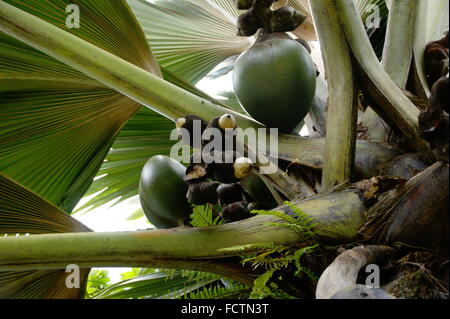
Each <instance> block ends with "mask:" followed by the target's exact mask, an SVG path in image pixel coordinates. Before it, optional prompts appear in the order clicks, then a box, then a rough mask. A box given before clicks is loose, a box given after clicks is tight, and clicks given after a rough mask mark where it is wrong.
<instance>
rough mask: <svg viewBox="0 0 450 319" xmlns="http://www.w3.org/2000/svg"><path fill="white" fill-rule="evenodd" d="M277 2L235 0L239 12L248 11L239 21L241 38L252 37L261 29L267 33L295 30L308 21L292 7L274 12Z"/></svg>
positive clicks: (274, 0) (272, 0) (267, 0)
mask: <svg viewBox="0 0 450 319" xmlns="http://www.w3.org/2000/svg"><path fill="white" fill-rule="evenodd" d="M276 1H277V0H235V4H236V6H237V8H238V9H239V10H248V11H246V12H245V13H243V14H242V15H240V16H239V18H238V21H237V27H238V33H237V35H239V36H246V37H250V36H252V35H254V34H255V33H256V32H257V31H258V30H259V29H263V30H264V31H265V32H267V33H271V32H288V31H293V30H295V29H296V28H297V27H298V26H300V25H301V24H302V23H303V21H305V20H306V15H305V14H303V13H301V12H299V11H297V10H295V9H294V8H292V7H281V8H279V9H277V10H275V11H272V10H271V9H270V7H271V6H272V4H273V3H274V2H276Z"/></svg>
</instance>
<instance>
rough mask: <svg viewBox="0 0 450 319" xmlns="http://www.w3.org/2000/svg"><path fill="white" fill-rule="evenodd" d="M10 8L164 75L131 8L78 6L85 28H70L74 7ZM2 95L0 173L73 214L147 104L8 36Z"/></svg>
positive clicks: (40, 0) (104, 1)
mask: <svg viewBox="0 0 450 319" xmlns="http://www.w3.org/2000/svg"><path fill="white" fill-rule="evenodd" d="M8 2H9V3H11V4H13V5H15V6H17V7H19V8H20V9H23V10H25V11H28V12H30V13H32V14H34V15H36V16H38V17H40V18H43V19H44V20H46V21H48V22H51V23H53V24H55V25H57V26H59V27H61V28H64V29H65V30H68V31H70V32H73V33H75V34H76V35H78V36H80V37H82V38H83V39H85V40H87V41H90V42H92V43H93V44H95V45H97V46H98V47H101V48H103V49H105V50H108V51H110V52H111V53H114V54H116V55H118V56H120V57H121V58H123V59H126V60H128V61H129V62H132V63H135V64H136V65H138V66H140V67H142V68H145V69H147V70H149V71H151V70H153V72H159V71H158V66H157V65H156V64H155V63H154V61H153V56H152V54H151V51H150V49H149V47H148V45H147V42H146V41H145V38H144V35H143V33H142V31H141V30H140V28H139V25H138V24H137V21H136V19H135V18H134V16H133V13H132V12H131V11H130V9H129V8H128V7H127V4H126V2H124V1H114V3H113V2H111V1H108V0H100V1H87V0H86V1H75V3H76V4H78V5H79V6H80V7H81V8H82V15H81V17H80V20H81V27H80V28H79V29H67V28H65V19H66V13H65V8H66V5H67V4H69V3H71V2H69V1H46V0H37V1H33V2H29V1H21V0H20V1H19V0H9V1H8ZM0 88H1V89H0V92H1V95H0V110H1V111H0V114H1V122H0V171H2V172H5V173H7V174H8V175H10V176H12V177H13V178H14V179H16V180H17V181H18V182H19V183H21V184H22V185H25V186H27V187H29V188H30V189H32V190H33V191H35V192H37V193H38V194H39V195H41V196H42V197H44V198H46V199H47V200H49V201H50V202H52V203H54V204H56V205H58V206H60V207H62V208H63V210H65V211H67V212H70V211H71V210H72V209H73V207H74V206H75V205H76V204H77V202H78V201H79V199H80V198H81V197H82V196H83V195H84V193H85V192H86V190H87V188H88V187H89V185H90V183H91V182H92V179H93V178H94V176H95V175H96V173H97V171H98V169H99V168H100V166H101V164H102V163H103V159H104V157H105V156H106V155H107V153H108V152H109V149H110V147H111V145H112V142H113V141H114V138H115V137H116V136H117V134H118V133H119V132H120V129H121V128H122V127H123V125H124V124H125V123H126V121H127V120H128V119H129V118H130V117H132V116H133V115H134V114H135V113H136V112H137V111H138V110H139V108H140V105H139V104H137V103H136V102H134V101H132V100H130V99H129V98H127V97H125V96H123V95H121V94H119V93H117V92H115V91H114V90H111V89H109V88H106V87H104V85H102V84H101V83H98V82H96V81H94V80H92V79H90V78H88V77H87V76H85V75H84V74H82V73H80V72H78V71H76V70H74V69H72V68H70V67H68V66H67V65H65V64H63V63H60V62H58V61H56V60H54V59H53V58H51V57H49V56H47V55H45V54H43V53H41V52H39V51H37V50H35V49H33V48H31V47H29V46H27V45H25V44H23V43H21V42H19V41H17V40H14V39H12V38H11V37H8V36H6V35H4V34H0Z"/></svg>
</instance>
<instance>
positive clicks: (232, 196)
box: [217, 183, 244, 206]
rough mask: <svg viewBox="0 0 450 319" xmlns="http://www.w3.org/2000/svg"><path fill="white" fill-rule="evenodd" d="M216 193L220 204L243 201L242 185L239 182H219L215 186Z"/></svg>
mask: <svg viewBox="0 0 450 319" xmlns="http://www.w3.org/2000/svg"><path fill="white" fill-rule="evenodd" d="M217 195H218V196H219V204H220V205H221V206H226V205H229V204H232V203H235V202H242V201H244V187H242V185H241V184H239V183H233V184H221V185H220V186H219V187H218V188H217Z"/></svg>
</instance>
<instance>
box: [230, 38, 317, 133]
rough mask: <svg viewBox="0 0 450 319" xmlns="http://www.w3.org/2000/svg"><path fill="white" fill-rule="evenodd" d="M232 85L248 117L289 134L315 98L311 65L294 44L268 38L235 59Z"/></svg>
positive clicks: (312, 65) (298, 46)
mask: <svg viewBox="0 0 450 319" xmlns="http://www.w3.org/2000/svg"><path fill="white" fill-rule="evenodd" d="M233 86H234V91H235V94H236V96H237V98H238V101H239V103H240V104H241V106H242V107H243V108H244V110H245V111H246V112H247V113H248V114H249V115H250V116H252V117H253V118H254V119H255V120H257V121H259V122H261V123H262V124H264V125H266V126H267V127H270V128H278V129H279V130H280V131H281V132H284V133H290V132H291V131H292V130H293V129H294V128H295V127H296V126H297V125H298V124H299V123H300V122H301V121H302V120H303V119H304V118H305V116H306V114H307V113H308V111H309V108H310V106H311V103H312V100H313V98H314V94H315V90H316V71H315V67H314V62H313V61H312V59H311V57H310V55H309V53H308V51H307V50H306V49H305V48H304V47H303V46H302V45H301V44H300V43H298V42H297V41H294V40H291V39H280V38H275V39H269V40H266V41H263V42H261V43H259V44H255V45H254V46H253V47H252V48H250V49H249V50H247V51H246V52H244V53H243V54H242V55H241V56H240V57H239V58H238V60H237V61H236V65H235V68H234V72H233Z"/></svg>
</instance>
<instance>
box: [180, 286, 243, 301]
mask: <svg viewBox="0 0 450 319" xmlns="http://www.w3.org/2000/svg"><path fill="white" fill-rule="evenodd" d="M249 291H250V288H249V287H248V286H245V285H243V284H238V283H233V284H231V285H230V286H226V287H224V286H221V285H219V284H217V285H214V286H210V287H203V288H202V289H200V290H198V291H195V292H191V293H189V294H187V295H185V296H184V298H185V299H237V298H246V297H247V296H248V293H249Z"/></svg>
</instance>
